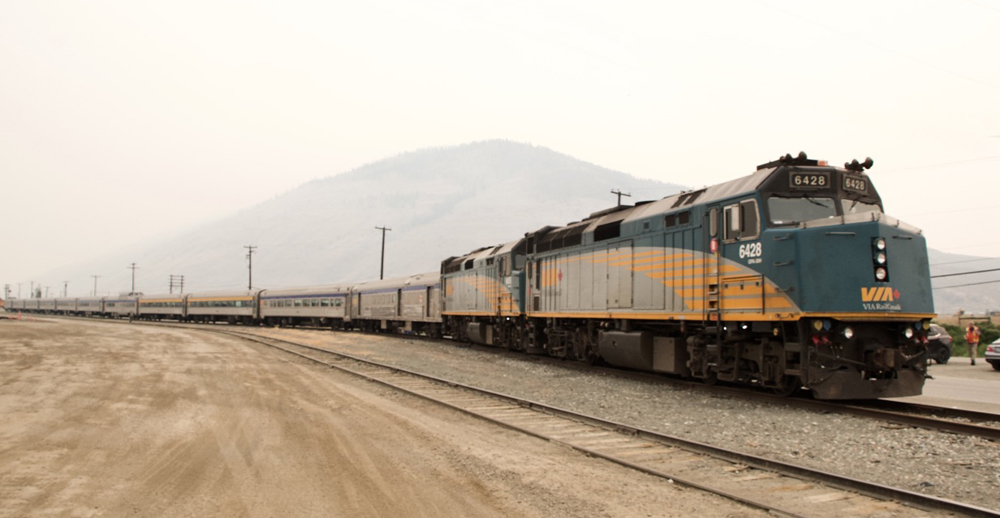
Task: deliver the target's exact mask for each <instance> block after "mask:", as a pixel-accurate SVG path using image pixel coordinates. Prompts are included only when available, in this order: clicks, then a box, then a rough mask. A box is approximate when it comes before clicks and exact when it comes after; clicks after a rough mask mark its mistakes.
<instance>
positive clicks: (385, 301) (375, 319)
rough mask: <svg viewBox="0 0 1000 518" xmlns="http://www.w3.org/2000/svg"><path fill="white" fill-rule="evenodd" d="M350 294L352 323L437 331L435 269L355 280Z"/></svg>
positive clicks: (438, 310) (434, 333)
mask: <svg viewBox="0 0 1000 518" xmlns="http://www.w3.org/2000/svg"><path fill="white" fill-rule="evenodd" d="M351 296H352V299H353V300H352V302H351V320H352V324H353V325H354V326H356V327H360V328H362V329H365V330H369V331H374V330H383V331H403V332H410V333H421V332H423V333H426V334H428V335H430V336H440V335H441V305H440V301H441V274H440V273H438V272H431V273H421V274H417V275H411V276H409V277H397V278H394V279H384V280H378V281H369V282H365V283H362V284H357V285H355V286H354V287H353V288H352V290H351Z"/></svg>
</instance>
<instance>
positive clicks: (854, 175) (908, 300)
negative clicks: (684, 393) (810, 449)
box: [689, 154, 934, 399]
mask: <svg viewBox="0 0 1000 518" xmlns="http://www.w3.org/2000/svg"><path fill="white" fill-rule="evenodd" d="M871 165H872V162H871V159H868V160H866V161H865V162H864V163H858V162H857V161H854V162H853V163H849V164H845V167H844V168H842V169H841V168H834V167H830V166H827V165H826V164H825V163H823V162H819V161H815V160H809V159H807V158H806V157H805V155H804V154H800V155H799V157H797V158H792V157H791V156H786V157H784V158H782V159H779V160H778V161H775V162H771V163H768V164H764V165H762V166H760V167H758V174H762V175H766V178H763V179H761V181H760V184H759V185H758V187H757V189H756V191H755V192H752V193H750V194H748V195H746V196H744V197H743V199H735V200H733V199H730V200H724V201H722V202H721V203H720V204H719V205H718V206H715V207H712V208H711V209H710V219H711V220H713V221H711V222H710V223H709V225H708V227H709V231H710V233H711V236H710V241H709V243H710V246H709V248H710V250H709V254H710V257H713V256H714V261H713V262H716V263H717V264H716V265H715V268H713V269H712V272H711V273H710V274H709V275H708V276H707V279H706V281H705V282H706V284H707V285H708V288H707V291H708V293H709V294H710V295H708V299H709V300H708V301H707V305H708V311H707V320H709V321H712V320H717V321H721V324H722V325H720V326H707V327H706V329H707V330H708V332H706V333H705V336H703V337H700V338H697V339H696V340H694V341H693V342H692V343H691V344H690V346H689V351H690V355H691V358H692V365H691V366H692V373H693V374H694V375H695V376H697V377H703V378H706V379H710V380H714V379H715V378H717V377H718V378H719V379H730V380H732V381H746V380H747V379H756V380H757V382H759V383H761V384H763V385H764V386H771V387H777V388H780V387H782V386H785V387H787V388H789V389H791V388H794V387H795V386H797V385H799V384H800V383H801V385H802V386H805V387H806V388H808V389H809V390H811V391H812V392H813V393H814V394H815V395H816V396H817V397H819V398H822V399H860V398H873V397H893V396H906V395H915V394H919V393H920V392H921V388H922V386H923V381H924V377H925V375H926V358H925V354H926V330H927V328H928V327H929V324H930V319H931V318H932V317H933V316H934V315H933V302H932V297H931V286H930V275H929V265H928V260H927V250H926V243H925V240H924V237H923V236H922V234H921V232H920V230H918V229H916V228H914V227H911V226H909V225H907V224H905V223H902V222H900V221H898V220H896V219H894V218H892V217H890V216H887V215H886V214H884V213H883V211H882V202H881V199H880V197H879V196H878V193H877V191H876V190H875V188H874V186H873V185H872V183H871V181H870V179H869V177H868V176H867V175H865V174H864V169H867V168H870V167H871ZM715 219H718V220H720V221H718V222H716V221H714V220H715ZM717 223H718V226H717ZM710 261H712V260H711V259H710ZM712 293H714V295H711V294H712Z"/></svg>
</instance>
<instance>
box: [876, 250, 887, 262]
mask: <svg viewBox="0 0 1000 518" xmlns="http://www.w3.org/2000/svg"><path fill="white" fill-rule="evenodd" d="M875 262H876V263H878V264H885V252H879V253H877V254H875Z"/></svg>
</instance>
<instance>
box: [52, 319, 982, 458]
mask: <svg viewBox="0 0 1000 518" xmlns="http://www.w3.org/2000/svg"><path fill="white" fill-rule="evenodd" d="M54 318H71V319H75V318H81V319H83V320H86V321H93V320H94V319H88V318H83V317H68V316H58V317H54ZM101 321H106V322H117V323H126V321H124V320H101ZM133 323H141V324H143V325H162V326H180V327H188V328H191V329H214V330H219V329H220V328H223V329H233V328H234V327H233V326H229V325H228V324H185V323H177V322H161V321H156V322H149V321H135V322H133ZM235 329H246V330H248V332H251V331H249V330H252V329H254V328H239V327H235ZM294 329H307V330H317V331H319V332H329V329H326V328H311V327H296V328H294ZM255 336H258V335H256V334H255ZM384 336H389V337H393V336H399V337H405V338H406V339H415V340H435V339H432V338H426V337H422V336H412V335H392V334H386V335H384ZM449 343H450V342H449ZM470 347H472V348H474V349H476V350H481V351H489V352H490V353H491V354H509V355H510V356H512V357H514V356H516V357H522V358H523V357H525V356H524V354H522V353H515V352H511V351H505V350H498V349H496V348H490V347H486V346H478V345H472V346H470ZM531 358H532V359H533V360H534V361H544V362H548V363H550V364H552V365H559V366H560V367H562V368H569V369H589V370H598V371H601V372H605V373H608V374H611V375H615V376H619V377H628V378H631V379H637V380H643V381H647V382H653V383H660V384H667V385H671V386H683V387H686V388H691V389H695V390H706V391H710V392H713V393H717V394H721V395H728V396H732V397H738V398H743V399H757V400H762V401H767V402H770V403H772V404H779V405H785V406H789V407H792V408H801V409H806V410H811V411H819V412H832V413H838V414H845V415H853V416H858V417H865V418H869V419H878V420H882V421H885V422H887V423H891V424H896V425H901V426H913V427H917V428H923V429H926V430H932V431H939V432H947V433H955V434H960V435H970V436H975V437H981V438H984V439H988V440H991V441H994V442H1000V414H991V413H988V412H977V411H973V410H962V409H955V408H943V407H935V406H928V405H919V404H915V403H904V402H900V401H889V400H876V401H866V402H860V403H859V402H852V403H844V402H838V401H817V400H813V399H809V398H806V397H782V396H775V395H773V394H770V393H767V392H764V391H760V392H755V391H753V390H747V389H746V388H735V387H727V386H725V385H718V386H708V385H705V384H704V383H701V382H698V381H690V380H685V379H680V378H672V377H666V376H662V375H658V374H653V373H648V372H637V371H626V370H622V369H613V368H604V367H593V366H587V365H584V364H580V363H577V362H566V361H563V360H560V359H557V358H551V357H548V356H531Z"/></svg>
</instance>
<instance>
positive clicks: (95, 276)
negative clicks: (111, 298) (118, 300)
mask: <svg viewBox="0 0 1000 518" xmlns="http://www.w3.org/2000/svg"><path fill="white" fill-rule="evenodd" d="M91 277H93V278H94V296H95V297H96V296H97V278H98V277H100V275H91Z"/></svg>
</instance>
